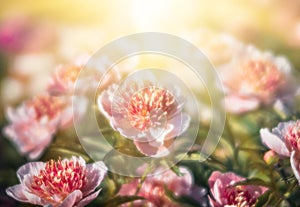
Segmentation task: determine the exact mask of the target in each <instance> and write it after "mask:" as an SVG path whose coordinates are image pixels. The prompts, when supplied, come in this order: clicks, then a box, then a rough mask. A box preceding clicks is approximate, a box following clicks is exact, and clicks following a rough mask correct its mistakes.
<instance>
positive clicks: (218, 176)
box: [208, 171, 267, 207]
mask: <svg viewBox="0 0 300 207" xmlns="http://www.w3.org/2000/svg"><path fill="white" fill-rule="evenodd" d="M243 180H245V178H243V177H240V176H238V175H236V174H234V173H232V172H228V173H224V174H223V173H221V172H219V171H215V172H213V173H212V174H211V176H210V178H209V179H208V183H209V187H210V190H211V193H212V196H213V197H210V204H211V205H212V206H213V207H224V206H225V207H226V206H227V207H229V206H232V207H233V206H236V207H238V206H245V207H246V206H247V207H254V206H255V203H256V202H257V198H258V197H259V196H260V195H262V194H263V193H264V192H265V191H266V190H267V189H266V188H265V187H261V186H254V185H245V186H242V185H238V186H235V184H236V183H237V182H239V181H243Z"/></svg>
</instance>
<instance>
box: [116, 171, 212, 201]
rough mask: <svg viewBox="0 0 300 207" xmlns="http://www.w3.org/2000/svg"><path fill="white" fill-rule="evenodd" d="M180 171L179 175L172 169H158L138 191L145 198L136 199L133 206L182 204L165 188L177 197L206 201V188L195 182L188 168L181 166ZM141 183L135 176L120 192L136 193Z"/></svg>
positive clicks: (124, 193) (126, 193) (126, 194)
mask: <svg viewBox="0 0 300 207" xmlns="http://www.w3.org/2000/svg"><path fill="white" fill-rule="evenodd" d="M179 171H180V173H181V174H182V176H177V175H176V174H175V173H174V172H173V171H172V170H167V171H165V172H162V173H161V172H159V169H157V170H156V171H155V172H154V173H159V174H155V175H154V176H148V177H147V178H146V179H145V180H144V182H143V183H142V186H141V188H140V189H139V191H138V193H137V195H138V196H141V197H144V198H145V200H141V201H135V202H134V205H133V206H135V207H137V206H146V205H147V206H155V207H159V206H170V207H179V206H181V205H180V204H179V203H176V202H175V201H172V200H171V199H170V198H168V197H167V195H166V192H165V188H167V189H168V190H171V191H172V192H173V194H174V196H176V197H180V196H183V195H186V196H190V197H192V198H194V199H195V200H196V201H198V202H199V204H201V203H204V202H205V198H204V196H205V195H206V191H205V189H204V188H200V187H198V186H196V185H194V184H193V178H192V175H191V173H190V172H189V171H188V170H187V169H186V168H184V167H180V168H179ZM139 183H140V179H138V178H135V179H133V180H132V181H131V182H130V183H127V184H123V185H122V187H121V189H120V191H119V194H120V195H122V196H128V195H135V192H136V190H137V188H138V186H139ZM124 206H127V205H124Z"/></svg>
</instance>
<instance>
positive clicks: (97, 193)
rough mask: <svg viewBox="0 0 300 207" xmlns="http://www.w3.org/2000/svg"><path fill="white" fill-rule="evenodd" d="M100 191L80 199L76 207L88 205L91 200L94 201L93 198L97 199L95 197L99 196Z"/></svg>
mask: <svg viewBox="0 0 300 207" xmlns="http://www.w3.org/2000/svg"><path fill="white" fill-rule="evenodd" d="M99 193H100V190H98V191H96V192H94V193H92V194H91V195H88V196H87V197H85V198H84V199H82V200H81V201H80V202H79V203H78V204H77V205H76V207H84V206H86V205H87V204H89V203H90V202H91V201H92V200H94V199H95V198H97V196H98V195H99Z"/></svg>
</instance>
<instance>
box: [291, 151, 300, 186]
mask: <svg viewBox="0 0 300 207" xmlns="http://www.w3.org/2000/svg"><path fill="white" fill-rule="evenodd" d="M290 162H291V167H292V170H293V173H294V175H295V177H296V178H297V180H298V182H299V183H300V162H299V156H297V155H296V152H295V151H292V153H291V158H290Z"/></svg>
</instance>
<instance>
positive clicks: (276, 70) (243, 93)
mask: <svg viewBox="0 0 300 207" xmlns="http://www.w3.org/2000/svg"><path fill="white" fill-rule="evenodd" d="M219 71H220V74H221V78H222V80H223V83H224V86H225V90H226V93H227V96H226V99H225V103H226V108H227V110H228V111H229V112H232V113H244V112H247V111H251V110H254V109H256V108H257V107H258V106H260V105H270V104H273V103H274V102H275V101H276V100H277V99H287V98H286V97H287V96H289V95H291V92H292V91H293V90H292V89H293V87H292V86H293V84H292V81H291V80H292V79H291V75H290V71H291V65H290V63H289V62H288V60H287V59H286V58H284V57H275V56H273V55H272V54H271V53H269V52H261V51H259V50H258V49H256V48H254V47H252V46H247V47H245V49H244V50H243V51H241V52H240V53H238V54H236V55H235V56H233V57H232V60H231V61H230V62H229V63H227V64H224V65H223V66H222V67H220V70H219Z"/></svg>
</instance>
